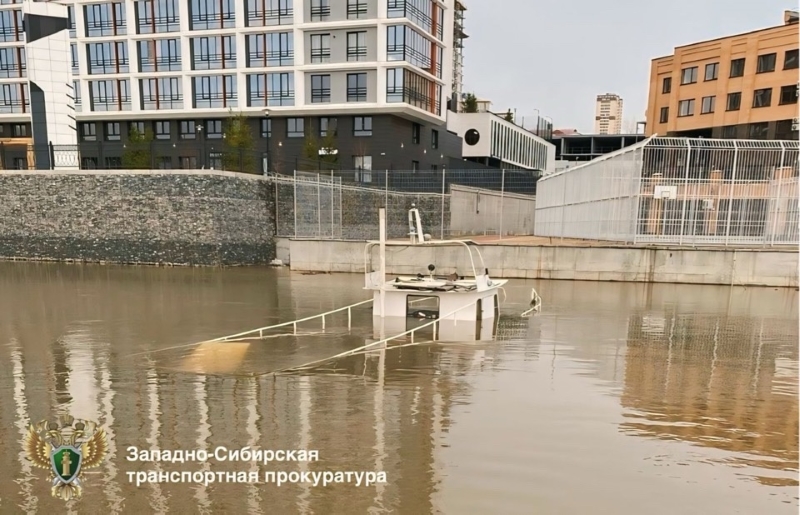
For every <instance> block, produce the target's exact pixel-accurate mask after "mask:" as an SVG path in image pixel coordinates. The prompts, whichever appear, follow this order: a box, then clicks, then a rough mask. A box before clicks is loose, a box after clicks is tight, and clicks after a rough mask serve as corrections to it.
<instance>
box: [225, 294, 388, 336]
mask: <svg viewBox="0 0 800 515" xmlns="http://www.w3.org/2000/svg"><path fill="white" fill-rule="evenodd" d="M372 301H373V299H367V300H362V301H361V302H356V303H355V304H350V305H349V306H344V307H342V308H337V309H332V310H330V311H326V312H325V313H320V314H318V315H312V316H310V317H305V318H298V319H297V320H292V321H291V322H283V323H280V324H275V325H269V326H266V327H259V328H258V329H251V330H249V331H244V332H241V333H236V334H231V335H228V336H221V337H219V338H215V339H213V340H209V341H212V342H224V341H229V340H236V339H238V340H241V339H243V338H245V337H248V336H252V337H255V334H256V333H258V337H259V338H263V337H264V333H265V332H266V331H271V330H273V329H280V328H281V327H289V326H292V334H295V335H296V334H297V324H299V323H301V322H308V321H310V320H316V319H322V329H325V322H326V319H327V317H330V316H331V315H334V314H336V313H341V312H342V311H347V329H351V326H352V323H353V308H357V307H359V306H363V305H365V304H369V303H370V302H372Z"/></svg>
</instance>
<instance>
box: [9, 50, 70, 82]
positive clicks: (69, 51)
mask: <svg viewBox="0 0 800 515" xmlns="http://www.w3.org/2000/svg"><path fill="white" fill-rule="evenodd" d="M4 50H5V49H4ZM8 50H11V49H10V48H9V49H8ZM69 52H70V57H71V61H72V75H78V74H79V73H80V70H79V68H80V62H79V60H78V45H77V44H75V43H72V44H71V45H70V46H69Z"/></svg>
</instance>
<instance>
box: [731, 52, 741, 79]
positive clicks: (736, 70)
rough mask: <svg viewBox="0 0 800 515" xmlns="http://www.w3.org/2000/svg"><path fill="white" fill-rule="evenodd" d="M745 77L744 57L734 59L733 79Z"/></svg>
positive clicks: (732, 64)
mask: <svg viewBox="0 0 800 515" xmlns="http://www.w3.org/2000/svg"><path fill="white" fill-rule="evenodd" d="M743 75H744V57H742V58H741V59H734V60H732V61H731V75H730V77H731V78H734V77H741V76H743Z"/></svg>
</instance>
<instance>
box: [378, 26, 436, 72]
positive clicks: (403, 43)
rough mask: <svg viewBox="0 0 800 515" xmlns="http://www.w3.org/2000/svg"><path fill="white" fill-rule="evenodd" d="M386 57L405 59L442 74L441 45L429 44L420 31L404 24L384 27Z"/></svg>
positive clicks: (426, 69) (398, 59)
mask: <svg viewBox="0 0 800 515" xmlns="http://www.w3.org/2000/svg"><path fill="white" fill-rule="evenodd" d="M386 59H387V60H389V61H406V62H408V63H410V64H412V65H414V66H416V67H418V68H422V69H423V70H425V71H426V72H428V73H430V74H432V75H436V76H437V77H440V78H441V76H442V61H443V51H442V47H440V46H439V45H436V44H433V45H431V42H430V40H428V39H427V38H426V37H425V36H423V35H422V34H421V33H420V32H418V31H416V30H414V29H413V28H411V27H407V26H405V25H390V26H389V27H386Z"/></svg>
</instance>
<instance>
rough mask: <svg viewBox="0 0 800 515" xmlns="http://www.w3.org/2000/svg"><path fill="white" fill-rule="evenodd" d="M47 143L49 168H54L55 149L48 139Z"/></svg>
mask: <svg viewBox="0 0 800 515" xmlns="http://www.w3.org/2000/svg"><path fill="white" fill-rule="evenodd" d="M48 144H49V146H50V170H55V169H56V149H55V148H54V147H53V142H52V141H50V142H49V143H48Z"/></svg>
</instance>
